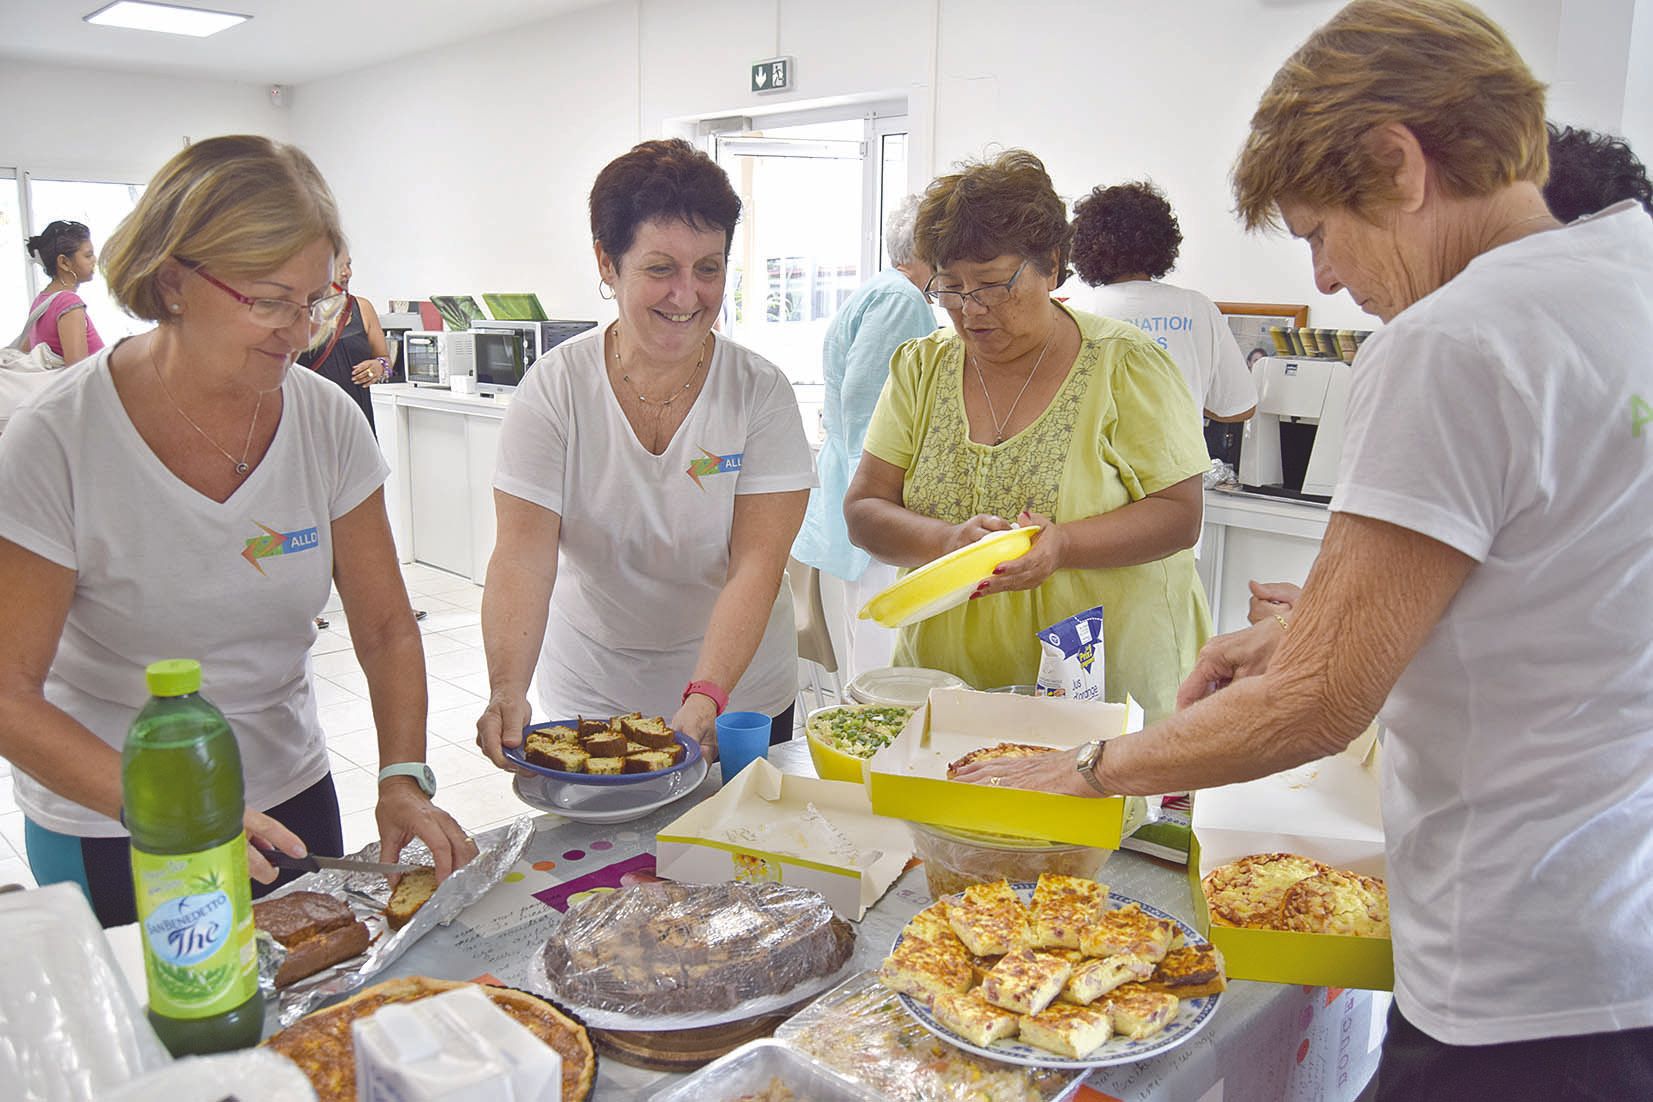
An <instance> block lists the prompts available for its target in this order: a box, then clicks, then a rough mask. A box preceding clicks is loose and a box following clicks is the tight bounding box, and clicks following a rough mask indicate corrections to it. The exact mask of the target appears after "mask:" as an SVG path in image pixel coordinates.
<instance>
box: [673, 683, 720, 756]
mask: <svg viewBox="0 0 1653 1102" xmlns="http://www.w3.org/2000/svg"><path fill="white" fill-rule="evenodd" d="M672 730H674V731H682V732H683V733H684V734H685V735H688V736H689V737H690V738H692V739H694V740H695V741H696V742H698V743H700V752H701V753H702V754H705V755H706V760H707V761H716V760H717V705H716V704H713V703H712V698H711V697H708V696H701V695H700V694H699V693H691V694H689V699H687V700H685V701H684V702H683V707H681V708H679V709H678V710H677V714H676V715H674V716H672Z"/></svg>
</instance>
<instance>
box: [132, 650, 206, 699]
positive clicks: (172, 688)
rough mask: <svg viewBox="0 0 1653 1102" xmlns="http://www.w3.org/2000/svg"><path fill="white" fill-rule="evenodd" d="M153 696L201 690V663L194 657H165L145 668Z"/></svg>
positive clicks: (181, 694) (145, 677) (146, 679)
mask: <svg viewBox="0 0 1653 1102" xmlns="http://www.w3.org/2000/svg"><path fill="white" fill-rule="evenodd" d="M144 680H145V681H146V682H147V683H148V685H149V692H150V694H151V695H153V696H183V695H185V694H186V693H198V692H200V691H201V663H199V662H197V661H196V660H195V659H193V658H163V659H162V660H161V661H159V662H151V663H150V664H149V666H148V667H147V668H146V669H145V670H144Z"/></svg>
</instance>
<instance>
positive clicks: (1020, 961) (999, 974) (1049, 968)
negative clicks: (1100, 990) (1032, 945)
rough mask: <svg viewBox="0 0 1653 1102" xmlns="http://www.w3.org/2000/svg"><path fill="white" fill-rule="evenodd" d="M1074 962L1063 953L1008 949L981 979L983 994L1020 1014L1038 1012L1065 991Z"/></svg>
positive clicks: (991, 1000) (988, 999)
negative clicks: (1070, 962) (1066, 958)
mask: <svg viewBox="0 0 1653 1102" xmlns="http://www.w3.org/2000/svg"><path fill="white" fill-rule="evenodd" d="M1072 971H1073V965H1071V964H1069V963H1068V962H1067V961H1065V960H1063V959H1062V958H1061V957H1053V956H1050V955H1048V954H1046V953H1035V952H1034V951H1033V950H1032V949H1018V950H1016V951H1015V952H1013V953H1006V954H1005V955H1004V959H1002V960H1000V961H999V963H997V964H995V965H994V966H993V970H992V971H990V972H988V973H987V977H986V978H985V979H983V980H982V981H981V996H982V998H984V999H986V1000H987V1001H988V1002H990V1003H992V1004H993V1005H994V1006H1002V1007H1004V1008H1005V1009H1006V1010H1010V1011H1014V1012H1015V1013H1017V1014H1037V1013H1038V1012H1039V1011H1041V1010H1043V1009H1044V1008H1045V1007H1047V1006H1049V1005H1050V1003H1051V1000H1052V999H1054V998H1056V996H1057V995H1058V994H1060V993H1061V990H1062V985H1063V984H1064V983H1066V982H1067V979H1068V974H1069V973H1070V972H1072Z"/></svg>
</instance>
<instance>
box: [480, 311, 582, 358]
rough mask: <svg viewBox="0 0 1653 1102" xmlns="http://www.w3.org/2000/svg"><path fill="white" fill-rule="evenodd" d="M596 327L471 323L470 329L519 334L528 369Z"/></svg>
mask: <svg viewBox="0 0 1653 1102" xmlns="http://www.w3.org/2000/svg"><path fill="white" fill-rule="evenodd" d="M596 327H597V323H596V322H594V321H473V322H472V323H471V329H472V331H474V332H491V331H498V332H511V333H517V334H520V335H521V338H522V351H523V355H524V356H526V357H527V359H528V365H529V366H530V367H532V366H533V363H534V361H535V360H537V359H539V358H540V357H541V356H543V355H545V354H546V353H547V352H549V351H551V349H553V348H555V347H556V346H557V345H559V344H561V343H562V342H563V341H565V340H567V339H568V338H569V337H572V336H575V335H577V334H579V333H583V332H585V331H586V330H587V329H595V328H596Z"/></svg>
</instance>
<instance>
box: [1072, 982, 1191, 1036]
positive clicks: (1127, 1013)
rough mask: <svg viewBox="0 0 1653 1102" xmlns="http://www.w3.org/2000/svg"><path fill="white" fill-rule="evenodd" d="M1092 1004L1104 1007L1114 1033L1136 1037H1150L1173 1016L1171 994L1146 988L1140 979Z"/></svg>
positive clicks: (1174, 999) (1175, 1014)
mask: <svg viewBox="0 0 1653 1102" xmlns="http://www.w3.org/2000/svg"><path fill="white" fill-rule="evenodd" d="M1093 1005H1095V1006H1099V1007H1102V1008H1104V1009H1106V1010H1107V1012H1108V1017H1109V1018H1110V1019H1111V1020H1112V1021H1113V1031H1114V1032H1115V1033H1117V1034H1119V1035H1120V1036H1122V1037H1129V1038H1131V1039H1132V1040H1137V1041H1140V1040H1141V1039H1142V1038H1144V1037H1152V1036H1153V1035H1154V1034H1156V1033H1158V1032H1159V1031H1160V1030H1162V1029H1164V1028H1165V1027H1166V1026H1168V1025H1170V1024H1171V1022H1172V1020H1173V1019H1175V1018H1176V1016H1177V997H1176V996H1175V995H1167V994H1165V993H1164V992H1162V991H1149V990H1148V989H1147V988H1145V987H1143V986H1142V985H1141V984H1140V983H1128V984H1126V985H1125V986H1124V987H1120V988H1117V989H1115V990H1114V991H1112V992H1111V993H1109V994H1107V995H1104V996H1103V997H1102V1000H1101V1001H1100V1002H1098V1003H1095V1004H1093Z"/></svg>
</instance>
